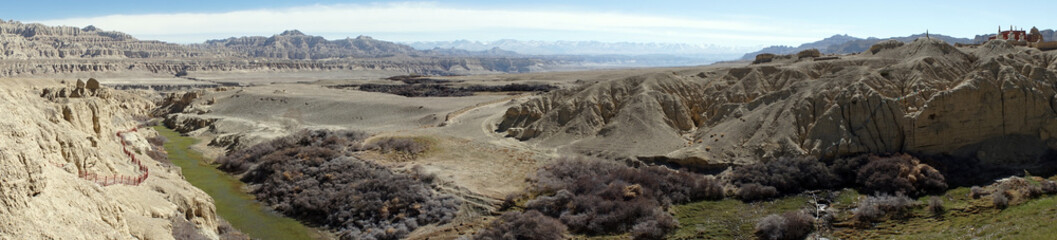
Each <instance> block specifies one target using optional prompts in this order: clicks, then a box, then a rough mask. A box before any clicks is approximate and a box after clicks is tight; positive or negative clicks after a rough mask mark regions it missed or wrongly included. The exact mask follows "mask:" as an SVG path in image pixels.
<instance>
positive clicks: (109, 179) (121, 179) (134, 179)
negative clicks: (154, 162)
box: [77, 126, 150, 187]
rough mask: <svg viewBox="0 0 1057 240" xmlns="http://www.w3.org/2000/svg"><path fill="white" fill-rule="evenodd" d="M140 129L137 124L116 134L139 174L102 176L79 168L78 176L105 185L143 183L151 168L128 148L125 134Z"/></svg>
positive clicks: (136, 184) (122, 148)
mask: <svg viewBox="0 0 1057 240" xmlns="http://www.w3.org/2000/svg"><path fill="white" fill-rule="evenodd" d="M138 130H139V126H136V127H133V128H132V129H129V130H124V131H118V132H117V134H116V135H117V138H118V140H119V141H121V150H122V151H124V152H125V156H128V158H129V160H130V161H131V162H132V163H134V164H136V167H137V169H138V170H139V172H140V174H139V175H136V176H132V175H120V174H117V175H104V176H100V175H99V174H96V173H92V172H87V171H86V170H81V169H78V171H77V176H78V177H80V178H82V179H84V180H88V181H92V182H95V183H97V184H99V185H102V186H104V187H105V186H110V185H114V184H124V185H133V186H138V185H139V184H140V183H143V181H145V180H147V178H148V177H150V169H148V168H147V166H144V165H143V162H142V161H140V160H139V159H137V158H136V154H134V153H132V151H129V150H128V142H127V141H125V136H124V134H125V133H129V132H136V131H138Z"/></svg>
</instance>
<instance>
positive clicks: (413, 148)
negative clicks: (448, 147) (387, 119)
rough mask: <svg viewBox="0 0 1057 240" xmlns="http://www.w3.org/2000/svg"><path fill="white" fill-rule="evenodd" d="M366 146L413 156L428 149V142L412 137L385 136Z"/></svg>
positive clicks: (385, 151)
mask: <svg viewBox="0 0 1057 240" xmlns="http://www.w3.org/2000/svg"><path fill="white" fill-rule="evenodd" d="M366 148H367V149H376V150H378V151H381V152H382V153H392V152H399V153H403V154H406V155H409V156H415V155H418V154H419V153H422V152H425V151H426V150H429V144H428V143H425V142H422V141H417V140H415V139H413V138H396V137H387V138H382V139H379V140H377V141H374V142H373V143H371V144H369V145H367V147H366Z"/></svg>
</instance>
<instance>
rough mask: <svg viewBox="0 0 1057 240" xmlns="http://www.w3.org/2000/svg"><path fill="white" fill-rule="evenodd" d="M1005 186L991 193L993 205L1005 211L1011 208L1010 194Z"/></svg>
mask: <svg viewBox="0 0 1057 240" xmlns="http://www.w3.org/2000/svg"><path fill="white" fill-rule="evenodd" d="M1008 190H1009V189H1007V188H1006V187H1005V186H1000V187H998V189H995V192H993V193H991V203H992V204H994V206H995V208H998V209H1005V208H1006V207H1009V192H1007V191H1008Z"/></svg>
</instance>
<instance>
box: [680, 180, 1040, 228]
mask: <svg viewBox="0 0 1057 240" xmlns="http://www.w3.org/2000/svg"><path fill="white" fill-rule="evenodd" d="M1050 179H1053V177H1051V178H1050ZM969 192H970V189H969V188H968V187H959V188H954V189H950V190H948V191H946V192H944V193H943V194H942V195H936V196H939V198H940V199H941V200H942V201H943V206H944V208H945V209H946V211H945V212H943V213H942V214H940V215H938V216H937V215H934V214H932V213H930V212H928V209H927V205H928V204H927V203H928V199H929V198H930V197H931V196H922V197H920V198H918V199H917V201H919V202H920V203H921V204H919V206H917V207H915V208H914V209H913V210H912V211H911V212H910V213H909V215H910V216H909V217H908V218H907V219H902V220H891V219H886V220H884V221H882V222H878V223H876V224H873V225H872V226H869V227H867V228H855V227H854V226H853V224H852V220H851V215H852V214H851V209H852V208H854V207H855V206H856V203H857V202H858V201H859V200H860V198H861V197H863V196H864V195H861V194H859V193H857V192H856V191H854V190H848V189H846V190H842V191H841V192H839V195H838V196H837V197H835V198H834V199H833V203H832V204H831V207H833V208H836V209H838V210H839V211H838V214H837V215H836V219H835V222H834V224H833V228H832V229H831V230H830V231H825V232H824V233H823V236H825V237H828V238H830V239H975V238H982V239H992V238H1006V239H1050V238H1052V236H1057V228H1054V227H1052V224H1053V223H1054V222H1057V195H1052V194H1051V195H1043V196H1041V197H1038V198H1035V199H1029V200H1026V201H1023V202H1018V203H1013V204H1010V206H1009V207H1008V208H1006V209H1002V210H999V209H996V208H994V206H993V204H992V203H991V199H990V197H988V196H985V197H982V198H979V199H972V198H970V197H969ZM809 201H810V197H807V196H803V195H795V196H787V197H782V198H777V199H774V200H771V201H764V202H756V203H744V202H742V201H739V200H735V199H726V200H722V201H700V202H693V203H688V204H681V205H674V206H672V210H671V211H672V212H673V213H674V216H675V217H676V219H677V220H679V223H680V228H679V229H677V230H676V232H675V233H674V234H672V235H669V237H670V238H671V239H754V237H753V235H752V232H753V230H754V228H753V227H754V226H755V224H756V223H757V222H758V221H759V220H760V219H762V218H763V217H765V216H767V215H769V214H775V213H778V214H780V213H782V212H785V211H790V210H796V209H802V208H805V207H810V205H809V204H808V202H809Z"/></svg>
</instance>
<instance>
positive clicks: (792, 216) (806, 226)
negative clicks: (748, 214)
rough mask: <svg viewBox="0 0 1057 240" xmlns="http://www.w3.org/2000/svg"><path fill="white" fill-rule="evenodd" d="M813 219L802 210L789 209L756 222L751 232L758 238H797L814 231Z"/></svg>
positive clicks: (773, 239) (793, 239)
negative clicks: (754, 228)
mask: <svg viewBox="0 0 1057 240" xmlns="http://www.w3.org/2000/svg"><path fill="white" fill-rule="evenodd" d="M814 229H815V225H814V219H813V218H812V217H811V216H809V215H808V214H806V213H804V211H790V212H786V213H783V214H782V215H778V214H771V215H768V216H767V217H764V218H763V220H760V222H758V223H756V231H755V232H753V234H754V235H756V237H757V238H759V239H767V240H799V239H804V237H807V235H808V234H810V233H811V232H812V231H814Z"/></svg>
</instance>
